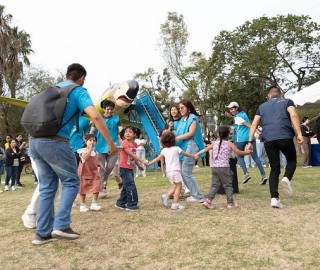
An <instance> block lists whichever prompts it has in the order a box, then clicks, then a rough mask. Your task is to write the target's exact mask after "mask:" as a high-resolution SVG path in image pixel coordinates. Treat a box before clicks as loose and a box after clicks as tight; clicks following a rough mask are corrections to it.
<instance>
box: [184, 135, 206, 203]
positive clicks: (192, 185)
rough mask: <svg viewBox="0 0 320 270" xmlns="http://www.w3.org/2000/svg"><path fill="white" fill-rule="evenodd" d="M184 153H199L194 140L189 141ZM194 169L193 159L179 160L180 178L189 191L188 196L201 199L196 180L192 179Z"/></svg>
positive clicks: (201, 195)
mask: <svg viewBox="0 0 320 270" xmlns="http://www.w3.org/2000/svg"><path fill="white" fill-rule="evenodd" d="M186 152H187V153H189V154H192V155H194V154H196V153H197V152H199V147H198V145H197V144H196V142H195V141H194V140H190V141H189V143H188V145H187V149H186ZM193 167H194V159H193V158H189V157H184V159H183V160H180V170H181V176H182V179H183V182H184V184H185V185H186V187H187V188H188V189H189V190H190V194H191V196H192V197H193V198H195V199H198V200H200V199H203V194H202V192H201V190H200V187H199V185H198V183H197V180H196V179H195V178H194V176H193V174H192V170H193Z"/></svg>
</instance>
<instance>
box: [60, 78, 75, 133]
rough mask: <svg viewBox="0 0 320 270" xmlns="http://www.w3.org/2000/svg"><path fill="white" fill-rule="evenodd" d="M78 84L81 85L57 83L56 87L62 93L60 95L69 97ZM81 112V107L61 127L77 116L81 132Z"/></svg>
mask: <svg viewBox="0 0 320 270" xmlns="http://www.w3.org/2000/svg"><path fill="white" fill-rule="evenodd" d="M78 86H80V85H78V84H75V83H73V84H70V85H67V86H64V87H59V86H57V85H55V87H56V88H57V91H58V92H59V93H60V95H61V96H62V97H68V96H69V94H70V93H71V91H72V90H73V89H75V88H77V87H78ZM79 113H80V110H79V109H78V110H76V112H75V113H74V114H73V115H71V117H70V118H69V119H68V120H67V121H66V122H65V123H63V124H62V125H61V128H63V127H64V126H65V125H66V124H68V123H69V122H70V121H71V119H72V118H73V117H75V116H76V126H77V132H79Z"/></svg>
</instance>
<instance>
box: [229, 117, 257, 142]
mask: <svg viewBox="0 0 320 270" xmlns="http://www.w3.org/2000/svg"><path fill="white" fill-rule="evenodd" d="M243 122H247V123H248V124H251V123H250V120H249V117H248V115H247V114H246V113H245V112H244V111H240V112H237V114H236V115H235V116H234V117H233V123H234V127H235V129H236V133H235V139H236V142H247V141H248V140H249V133H250V128H248V127H247V126H245V125H243V124H242V123H243ZM253 139H255V138H253Z"/></svg>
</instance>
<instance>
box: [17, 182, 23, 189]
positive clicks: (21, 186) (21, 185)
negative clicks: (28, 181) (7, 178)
mask: <svg viewBox="0 0 320 270" xmlns="http://www.w3.org/2000/svg"><path fill="white" fill-rule="evenodd" d="M16 188H24V185H23V184H21V183H17V184H16Z"/></svg>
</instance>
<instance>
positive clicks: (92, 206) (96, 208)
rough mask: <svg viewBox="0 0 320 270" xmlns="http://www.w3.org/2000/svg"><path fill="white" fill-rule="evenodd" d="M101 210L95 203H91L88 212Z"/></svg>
mask: <svg viewBox="0 0 320 270" xmlns="http://www.w3.org/2000/svg"><path fill="white" fill-rule="evenodd" d="M101 208H102V207H101V206H100V205H99V204H97V203H96V202H94V203H91V206H90V210H94V211H99V210H101Z"/></svg>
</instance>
